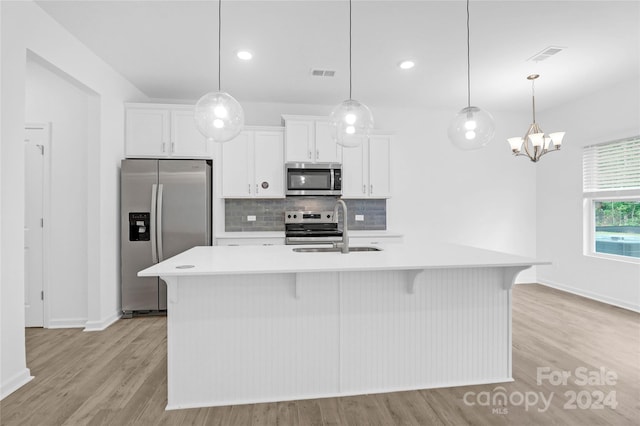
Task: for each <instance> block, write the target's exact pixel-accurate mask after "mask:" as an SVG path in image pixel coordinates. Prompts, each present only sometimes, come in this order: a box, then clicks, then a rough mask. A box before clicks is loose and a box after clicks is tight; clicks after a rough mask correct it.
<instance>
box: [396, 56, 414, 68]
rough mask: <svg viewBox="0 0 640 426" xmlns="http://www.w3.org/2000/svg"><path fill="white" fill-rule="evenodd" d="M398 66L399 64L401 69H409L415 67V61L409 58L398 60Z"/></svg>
mask: <svg viewBox="0 0 640 426" xmlns="http://www.w3.org/2000/svg"><path fill="white" fill-rule="evenodd" d="M398 66H399V67H400V68H401V69H403V70H409V69H411V68H413V67H415V66H416V63H415V62H413V61H412V60H410V59H407V60H406V61H402V62H400V63H399V64H398Z"/></svg>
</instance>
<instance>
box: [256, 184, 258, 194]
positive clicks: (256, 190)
mask: <svg viewBox="0 0 640 426" xmlns="http://www.w3.org/2000/svg"><path fill="white" fill-rule="evenodd" d="M256 194H258V184H257V183H256Z"/></svg>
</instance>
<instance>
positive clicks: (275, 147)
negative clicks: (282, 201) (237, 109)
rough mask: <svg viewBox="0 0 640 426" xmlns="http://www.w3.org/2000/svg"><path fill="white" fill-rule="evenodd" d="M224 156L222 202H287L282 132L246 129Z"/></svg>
mask: <svg viewBox="0 0 640 426" xmlns="http://www.w3.org/2000/svg"><path fill="white" fill-rule="evenodd" d="M221 154H222V156H221V162H220V164H221V167H222V197H223V198H284V135H283V130H282V129H262V128H255V129H252V128H246V129H245V130H243V131H242V132H240V134H239V135H238V136H237V137H236V138H234V139H232V140H230V141H229V142H225V143H224V144H222V150H221Z"/></svg>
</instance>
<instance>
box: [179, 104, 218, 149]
mask: <svg viewBox="0 0 640 426" xmlns="http://www.w3.org/2000/svg"><path fill="white" fill-rule="evenodd" d="M171 144H172V145H171V147H170V151H171V155H172V156H180V157H208V156H210V155H209V149H208V146H209V142H208V141H207V138H205V137H204V135H203V134H202V133H200V131H199V130H198V128H197V127H196V125H195V121H194V119H193V108H189V109H185V110H172V111H171Z"/></svg>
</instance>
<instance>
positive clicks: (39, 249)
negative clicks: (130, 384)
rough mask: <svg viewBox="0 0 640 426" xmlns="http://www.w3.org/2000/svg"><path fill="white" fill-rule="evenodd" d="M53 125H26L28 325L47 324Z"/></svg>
mask: <svg viewBox="0 0 640 426" xmlns="http://www.w3.org/2000/svg"><path fill="white" fill-rule="evenodd" d="M50 149H51V125H50V124H35V123H32V124H27V125H26V126H25V138H24V159H25V169H24V171H25V186H24V191H25V193H24V201H25V206H24V277H25V285H24V312H25V326H26V327H44V325H45V302H44V301H45V295H46V293H45V277H46V275H47V274H46V267H45V259H46V252H45V241H46V235H45V234H46V233H45V229H47V227H48V223H47V216H48V215H47V209H48V202H47V201H48V193H49V191H48V187H49V178H48V170H49V151H50Z"/></svg>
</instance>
